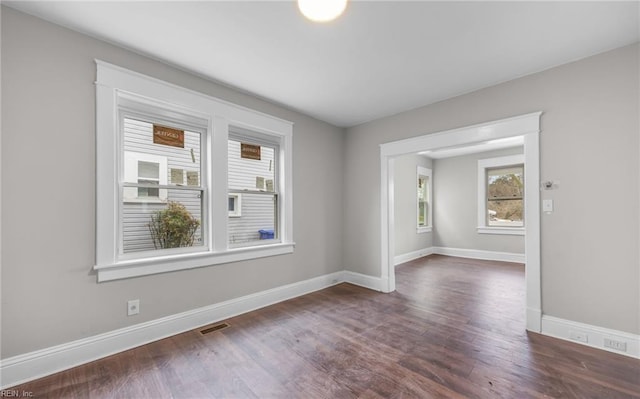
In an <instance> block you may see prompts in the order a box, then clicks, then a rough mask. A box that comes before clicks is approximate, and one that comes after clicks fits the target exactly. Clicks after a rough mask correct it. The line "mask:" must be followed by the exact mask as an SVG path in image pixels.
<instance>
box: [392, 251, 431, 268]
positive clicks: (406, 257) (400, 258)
mask: <svg viewBox="0 0 640 399" xmlns="http://www.w3.org/2000/svg"><path fill="white" fill-rule="evenodd" d="M432 253H433V247H429V248H422V249H419V250H417V251H412V252H407V253H405V254H401V255H396V256H395V257H394V258H393V265H394V266H398V265H399V264H402V263H405V262H409V261H412V260H414V259H418V258H422V257H423V256H427V255H431V254H432Z"/></svg>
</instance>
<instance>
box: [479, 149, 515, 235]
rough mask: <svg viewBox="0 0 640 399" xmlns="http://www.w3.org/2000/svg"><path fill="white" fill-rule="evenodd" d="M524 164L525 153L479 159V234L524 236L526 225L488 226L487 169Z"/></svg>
mask: <svg viewBox="0 0 640 399" xmlns="http://www.w3.org/2000/svg"><path fill="white" fill-rule="evenodd" d="M518 164H523V165H524V154H517V155H508V156H504V157H496V158H487V159H479V160H478V229H477V230H478V234H502V235H518V236H523V235H524V232H525V228H524V227H500V226H487V216H486V215H487V181H486V180H487V169H492V168H500V167H504V166H511V165H518Z"/></svg>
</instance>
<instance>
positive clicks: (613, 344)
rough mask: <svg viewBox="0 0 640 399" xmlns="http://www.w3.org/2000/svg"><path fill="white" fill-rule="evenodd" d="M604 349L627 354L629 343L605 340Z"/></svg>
mask: <svg viewBox="0 0 640 399" xmlns="http://www.w3.org/2000/svg"><path fill="white" fill-rule="evenodd" d="M604 347H605V348H611V349H615V350H618V351H622V352H626V351H627V343H626V342H624V341H616V340H615V339H609V338H605V339H604Z"/></svg>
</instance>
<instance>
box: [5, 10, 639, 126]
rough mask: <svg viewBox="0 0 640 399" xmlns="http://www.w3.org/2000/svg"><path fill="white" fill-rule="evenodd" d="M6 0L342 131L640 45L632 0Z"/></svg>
mask: <svg viewBox="0 0 640 399" xmlns="http://www.w3.org/2000/svg"><path fill="white" fill-rule="evenodd" d="M3 4H6V5H9V6H10V7H12V8H15V9H18V10H22V11H24V12H27V13H30V14H33V15H36V16H39V17H41V18H44V19H47V20H49V21H52V22H55V23H58V24H61V25H64V26H67V27H69V28H72V29H74V30H78V31H80V32H84V33H87V34H89V35H91V36H94V37H97V38H101V39H104V40H107V41H109V42H112V43H116V44H118V45H120V46H123V47H126V48H129V49H132V50H135V51H137V52H139V53H142V54H145V55H149V56H151V57H153V58H156V59H159V60H163V61H165V62H167V63H169V64H172V65H175V66H178V67H180V68H182V69H186V70H188V71H192V72H194V73H197V74H199V75H202V76H205V77H208V78H210V79H213V80H215V81H218V82H221V83H224V84H227V85H230V86H233V87H237V88H239V89H241V90H244V91H248V92H250V93H253V94H256V95H258V96H260V97H263V98H266V99H269V100H271V101H275V102H277V103H280V104H283V105H286V106H288V107H290V108H293V109H296V110H299V111H301V112H303V113H305V114H308V115H311V116H314V117H316V118H318V119H321V120H324V121H327V122H330V123H332V124H334V125H336V126H344V127H346V126H353V125H356V124H359V123H362V122H366V121H370V120H373V119H377V118H380V117H383V116H387V115H392V114H396V113H398V112H402V111H406V110H409V109H413V108H417V107H420V106H423V105H427V104H430V103H434V102H437V101H440V100H443V99H447V98H451V97H453V96H456V95H460V94H463V93H467V92H470V91H474V90H477V89H479V88H482V87H487V86H491V85H494V84H496V83H499V82H504V81H507V80H511V79H514V78H517V77H520V76H523V75H527V74H531V73H534V72H537V71H541V70H544V69H547V68H550V67H553V66H557V65H561V64H564V63H567V62H570V61H574V60H577V59H580V58H584V57H587V56H590V55H593V54H597V53H600V52H603V51H606V50H609V49H613V48H616V47H620V46H624V45H626V44H630V43H633V42H636V41H638V39H639V22H638V21H639V15H638V14H639V11H638V10H639V7H638V6H639V4H638V2H637V1H632V2H624V3H613V2H586V3H582V2H568V3H558V2H479V1H475V2H423V1H411V2H398V1H386V2H383V1H369V2H363V1H355V2H354V1H352V2H351V3H350V4H349V5H348V7H347V11H346V12H345V14H344V15H343V16H342V17H341V18H340V19H338V20H336V21H334V22H333V23H329V24H314V23H312V22H309V21H307V20H305V19H304V18H303V17H302V16H301V15H300V14H299V12H298V10H297V8H296V5H295V3H293V2H291V1H286V2H274V1H258V2H247V1H233V2H231V1H230V2H219V1H215V2H212V1H209V2H202V1H201V2H177V1H174V2H149V1H145V2H82V1H76V2H49V1H47V2H6V1H5V2H3Z"/></svg>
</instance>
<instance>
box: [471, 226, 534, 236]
mask: <svg viewBox="0 0 640 399" xmlns="http://www.w3.org/2000/svg"><path fill="white" fill-rule="evenodd" d="M524 231H525V230H524V227H487V226H478V234H502V235H512V236H523V235H524Z"/></svg>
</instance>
